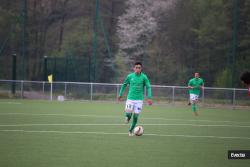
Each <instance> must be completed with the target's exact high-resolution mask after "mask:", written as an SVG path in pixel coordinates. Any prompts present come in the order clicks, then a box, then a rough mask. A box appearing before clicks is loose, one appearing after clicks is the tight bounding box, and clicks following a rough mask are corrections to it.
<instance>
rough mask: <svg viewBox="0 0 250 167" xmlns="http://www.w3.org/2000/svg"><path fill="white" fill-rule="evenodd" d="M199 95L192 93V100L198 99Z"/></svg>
mask: <svg viewBox="0 0 250 167" xmlns="http://www.w3.org/2000/svg"><path fill="white" fill-rule="evenodd" d="M198 99H199V95H196V94H190V101H191V102H192V101H198Z"/></svg>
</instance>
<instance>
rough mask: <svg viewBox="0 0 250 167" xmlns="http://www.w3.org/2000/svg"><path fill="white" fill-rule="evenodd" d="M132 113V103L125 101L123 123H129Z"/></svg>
mask: <svg viewBox="0 0 250 167" xmlns="http://www.w3.org/2000/svg"><path fill="white" fill-rule="evenodd" d="M133 111H134V104H133V102H132V101H131V100H127V101H126V105H125V123H129V121H130V119H131V117H132V113H133Z"/></svg>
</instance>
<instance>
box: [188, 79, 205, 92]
mask: <svg viewBox="0 0 250 167" xmlns="http://www.w3.org/2000/svg"><path fill="white" fill-rule="evenodd" d="M203 85H204V81H203V79H201V78H193V79H190V80H189V82H188V86H192V87H193V89H190V90H189V93H190V94H195V95H200V88H201V86H203Z"/></svg>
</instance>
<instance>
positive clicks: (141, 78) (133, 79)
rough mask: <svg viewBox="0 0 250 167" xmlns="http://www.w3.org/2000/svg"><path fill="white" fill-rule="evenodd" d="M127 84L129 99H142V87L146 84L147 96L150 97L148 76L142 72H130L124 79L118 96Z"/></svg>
mask: <svg viewBox="0 0 250 167" xmlns="http://www.w3.org/2000/svg"><path fill="white" fill-rule="evenodd" d="M127 85H129V91H128V97H127V99H129V100H143V99H144V87H145V86H146V88H147V92H148V98H151V97H152V92H151V86H150V82H149V80H148V77H147V76H146V74H144V73H142V72H141V73H140V74H136V73H131V74H129V75H128V76H127V78H126V79H125V80H124V82H123V84H122V87H121V90H120V93H119V96H122V94H123V92H124V90H125V88H126V86H127Z"/></svg>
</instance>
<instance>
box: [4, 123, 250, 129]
mask: <svg viewBox="0 0 250 167" xmlns="http://www.w3.org/2000/svg"><path fill="white" fill-rule="evenodd" d="M140 125H143V126H192V127H232V128H250V126H244V125H200V124H140ZM25 126H26V127H27V126H29V127H30V126H127V124H63V123H62V124H5V125H1V124H0V127H25Z"/></svg>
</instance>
